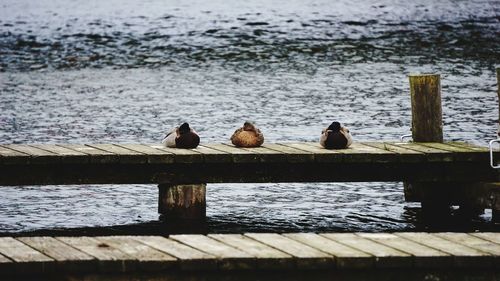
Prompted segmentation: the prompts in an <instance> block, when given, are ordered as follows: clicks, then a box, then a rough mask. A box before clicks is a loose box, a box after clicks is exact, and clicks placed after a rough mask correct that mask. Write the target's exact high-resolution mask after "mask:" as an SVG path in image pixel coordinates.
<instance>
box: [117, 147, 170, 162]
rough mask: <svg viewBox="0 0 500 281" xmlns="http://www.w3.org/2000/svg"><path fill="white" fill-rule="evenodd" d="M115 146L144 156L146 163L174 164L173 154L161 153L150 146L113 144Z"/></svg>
mask: <svg viewBox="0 0 500 281" xmlns="http://www.w3.org/2000/svg"><path fill="white" fill-rule="evenodd" d="M115 145H116V146H120V147H123V148H126V149H128V150H132V151H135V152H138V153H142V154H145V155H146V158H147V162H148V163H154V164H157V163H174V154H172V153H169V152H166V151H162V150H159V149H156V148H152V147H150V146H147V145H144V144H121V143H120V144H115Z"/></svg>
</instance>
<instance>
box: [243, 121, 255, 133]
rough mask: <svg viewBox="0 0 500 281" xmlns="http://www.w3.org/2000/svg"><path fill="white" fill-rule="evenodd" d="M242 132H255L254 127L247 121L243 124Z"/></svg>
mask: <svg viewBox="0 0 500 281" xmlns="http://www.w3.org/2000/svg"><path fill="white" fill-rule="evenodd" d="M243 131H255V125H254V124H252V123H251V122H248V121H247V122H245V124H243Z"/></svg>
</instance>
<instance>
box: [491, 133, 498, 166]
mask: <svg viewBox="0 0 500 281" xmlns="http://www.w3.org/2000/svg"><path fill="white" fill-rule="evenodd" d="M494 143H500V138H498V139H496V140H491V141H490V165H491V167H492V168H493V169H500V165H495V164H494V163H495V162H494V161H493V144H494Z"/></svg>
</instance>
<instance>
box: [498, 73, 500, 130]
mask: <svg viewBox="0 0 500 281" xmlns="http://www.w3.org/2000/svg"><path fill="white" fill-rule="evenodd" d="M497 95H498V127H497V135H498V137H499V138H500V68H497Z"/></svg>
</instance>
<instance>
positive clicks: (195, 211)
mask: <svg viewBox="0 0 500 281" xmlns="http://www.w3.org/2000/svg"><path fill="white" fill-rule="evenodd" d="M206 186H207V185H206V184H204V183H203V184H181V185H171V184H160V185H158V189H159V197H158V213H160V214H162V215H164V216H165V217H166V218H167V220H169V219H172V220H204V219H205V218H206V209H207V205H206Z"/></svg>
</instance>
